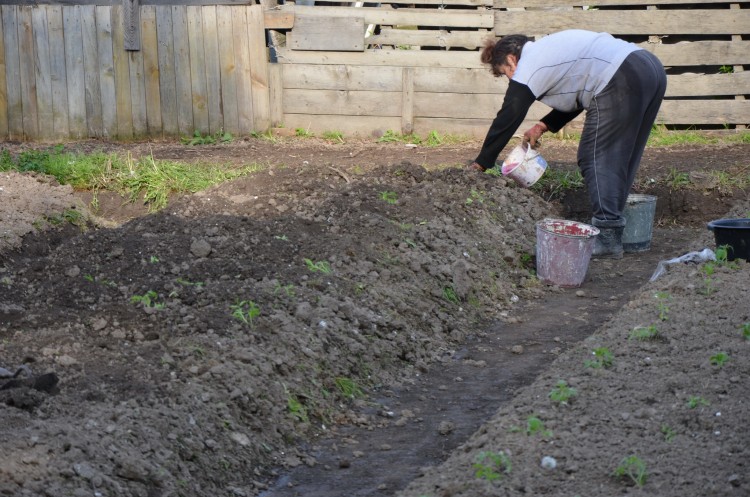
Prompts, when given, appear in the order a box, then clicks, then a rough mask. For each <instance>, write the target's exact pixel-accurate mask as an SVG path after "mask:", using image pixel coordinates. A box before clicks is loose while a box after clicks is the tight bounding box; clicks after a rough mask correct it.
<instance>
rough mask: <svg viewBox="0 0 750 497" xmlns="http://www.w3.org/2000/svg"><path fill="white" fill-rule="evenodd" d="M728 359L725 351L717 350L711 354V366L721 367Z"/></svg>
mask: <svg viewBox="0 0 750 497" xmlns="http://www.w3.org/2000/svg"><path fill="white" fill-rule="evenodd" d="M728 360H729V355H728V354H727V353H726V352H719V353H717V354H714V355H712V356H711V364H712V365H713V366H718V367H722V366H724V364H726V363H727V361H728Z"/></svg>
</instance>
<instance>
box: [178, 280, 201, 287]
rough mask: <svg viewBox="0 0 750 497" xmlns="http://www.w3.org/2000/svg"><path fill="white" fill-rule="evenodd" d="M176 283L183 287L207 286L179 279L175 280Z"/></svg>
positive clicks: (199, 282) (198, 282)
mask: <svg viewBox="0 0 750 497" xmlns="http://www.w3.org/2000/svg"><path fill="white" fill-rule="evenodd" d="M175 282H176V283H179V284H180V285H183V286H203V285H205V283H203V282H202V281H196V282H192V281H188V280H186V279H183V278H177V279H176V280H175Z"/></svg>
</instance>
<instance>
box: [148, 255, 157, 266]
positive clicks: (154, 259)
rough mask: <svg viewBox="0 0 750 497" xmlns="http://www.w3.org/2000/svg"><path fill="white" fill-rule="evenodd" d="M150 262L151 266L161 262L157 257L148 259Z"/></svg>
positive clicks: (153, 256)
mask: <svg viewBox="0 0 750 497" xmlns="http://www.w3.org/2000/svg"><path fill="white" fill-rule="evenodd" d="M148 262H150V263H151V264H156V263H158V262H159V258H158V257H157V256H155V255H152V256H151V257H149V258H148Z"/></svg>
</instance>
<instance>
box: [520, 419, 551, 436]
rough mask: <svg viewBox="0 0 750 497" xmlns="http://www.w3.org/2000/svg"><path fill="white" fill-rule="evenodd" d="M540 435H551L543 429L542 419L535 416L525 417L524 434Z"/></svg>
mask: <svg viewBox="0 0 750 497" xmlns="http://www.w3.org/2000/svg"><path fill="white" fill-rule="evenodd" d="M537 434H538V435H541V436H543V437H551V436H552V432H551V431H550V430H545V429H544V421H542V420H541V419H539V418H538V417H536V416H529V417H528V418H526V435H527V436H530V437H531V436H533V435H537Z"/></svg>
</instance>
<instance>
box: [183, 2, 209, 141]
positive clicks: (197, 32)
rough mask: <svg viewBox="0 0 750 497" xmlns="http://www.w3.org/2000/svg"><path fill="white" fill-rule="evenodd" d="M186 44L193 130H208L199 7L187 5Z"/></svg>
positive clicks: (201, 20) (204, 59) (204, 63)
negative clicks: (191, 93) (191, 92)
mask: <svg viewBox="0 0 750 497" xmlns="http://www.w3.org/2000/svg"><path fill="white" fill-rule="evenodd" d="M187 19H188V44H189V45H190V83H191V86H192V88H193V125H194V126H195V131H197V132H199V133H201V134H204V133H208V132H209V126H208V95H207V90H206V69H205V67H206V56H205V51H204V49H203V16H202V15H201V7H196V6H188V8H187Z"/></svg>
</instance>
